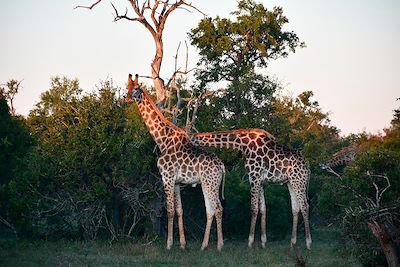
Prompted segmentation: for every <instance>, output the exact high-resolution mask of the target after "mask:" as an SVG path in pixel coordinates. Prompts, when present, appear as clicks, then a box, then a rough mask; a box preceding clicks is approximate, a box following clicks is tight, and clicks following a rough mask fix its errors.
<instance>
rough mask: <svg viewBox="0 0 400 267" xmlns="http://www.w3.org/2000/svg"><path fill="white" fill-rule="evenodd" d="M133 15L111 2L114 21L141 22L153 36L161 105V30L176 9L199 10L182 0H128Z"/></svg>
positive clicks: (154, 68) (163, 89) (154, 71)
mask: <svg viewBox="0 0 400 267" xmlns="http://www.w3.org/2000/svg"><path fill="white" fill-rule="evenodd" d="M101 1H102V0H98V1H96V2H94V3H93V4H92V5H90V6H76V7H75V8H86V9H92V8H94V7H95V6H96V5H97V4H99V3H100V2H101ZM128 1H129V3H130V5H131V7H132V9H133V12H134V15H133V16H132V15H130V14H128V8H126V9H125V12H124V13H120V12H119V11H118V9H117V8H116V7H115V5H114V4H111V5H112V7H113V9H114V12H115V14H114V21H119V20H128V21H133V22H139V23H141V24H142V25H143V26H144V27H145V28H146V29H147V30H148V31H149V32H150V34H151V36H152V37H153V40H154V43H155V46H156V53H155V56H154V59H153V62H152V63H151V77H152V79H153V82H154V87H155V89H156V96H157V104H158V105H159V106H163V105H164V102H165V98H166V86H165V84H164V80H163V79H162V78H161V77H160V70H161V64H162V60H163V56H164V44H163V32H164V28H165V25H166V22H167V19H168V17H169V15H170V14H171V13H172V12H174V11H175V10H177V9H184V10H187V11H189V12H190V11H191V10H195V11H197V12H200V13H201V14H203V15H205V14H204V13H203V12H201V11H200V10H199V9H198V8H196V7H195V6H194V5H192V4H191V3H187V2H186V1H184V0H176V1H175V2H174V3H170V1H169V0H164V1H162V0H154V1H150V0H146V1H143V3H142V4H141V5H140V4H139V1H138V0H128Z"/></svg>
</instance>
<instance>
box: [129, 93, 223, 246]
mask: <svg viewBox="0 0 400 267" xmlns="http://www.w3.org/2000/svg"><path fill="white" fill-rule="evenodd" d="M129 97H131V98H132V99H133V100H134V102H136V104H137V106H138V108H139V112H140V114H141V116H142V117H143V120H144V122H145V124H146V126H147V128H148V130H149V132H150V134H151V136H152V137H153V139H154V141H155V142H156V144H157V146H158V147H159V148H160V150H161V156H160V157H159V159H158V161H157V167H158V169H159V172H160V174H161V176H162V182H163V186H164V192H165V195H166V206H167V216H168V237H167V249H168V250H169V249H170V248H171V246H172V245H173V223H174V215H175V211H176V214H177V217H178V227H179V237H180V247H181V249H184V248H185V246H186V240H185V233H184V227H183V209H182V204H181V196H180V187H179V184H191V185H192V186H195V185H197V184H201V188H202V191H203V195H204V202H205V207H206V213H207V224H206V229H205V232H204V238H203V243H202V246H201V249H202V250H204V249H205V248H206V247H207V246H208V241H209V237H210V230H211V224H212V222H213V219H214V217H215V220H216V224H217V239H218V241H217V248H218V250H219V251H220V250H221V248H222V246H223V236H222V211H223V209H222V205H221V202H220V199H219V186H220V184H221V181H222V179H224V177H225V167H224V164H223V163H222V161H221V160H220V159H219V158H218V157H217V156H216V155H215V154H212V153H210V152H207V151H205V150H203V149H201V148H198V147H196V146H194V145H193V144H192V143H191V142H190V140H189V136H188V135H187V133H186V132H185V131H184V130H182V129H180V128H178V127H177V126H175V125H174V124H172V123H171V122H170V121H168V120H167V119H166V118H165V117H164V116H163V115H162V113H161V112H160V111H159V109H158V108H157V107H156V105H155V104H154V102H153V101H152V99H151V98H150V97H149V95H148V94H147V93H146V92H145V91H144V90H143V89H141V88H140V87H138V88H136V89H134V90H133V91H132V95H131V96H129Z"/></svg>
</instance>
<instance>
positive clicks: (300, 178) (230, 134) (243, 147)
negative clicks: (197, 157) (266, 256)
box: [191, 129, 312, 249]
mask: <svg viewBox="0 0 400 267" xmlns="http://www.w3.org/2000/svg"><path fill="white" fill-rule="evenodd" d="M191 141H192V142H193V143H194V144H196V145H200V146H210V147H216V148H226V149H234V150H239V151H241V152H242V153H243V154H244V156H245V158H246V159H245V167H246V171H247V173H248V175H249V182H250V191H251V210H252V218H251V224H250V233H249V239H248V246H249V248H251V247H252V245H253V243H254V232H255V225H256V221H257V215H258V212H260V214H261V245H262V247H265V244H266V242H267V235H266V204H265V198H264V189H263V184H264V182H271V183H280V184H284V183H286V184H287V187H288V189H289V193H290V199H291V204H292V213H293V225H292V227H293V228H292V237H291V246H294V245H295V244H296V239H297V223H298V214H299V212H300V211H301V213H302V215H303V219H304V227H305V236H306V245H307V248H308V249H310V248H311V242H312V240H311V233H310V226H309V217H308V213H309V212H308V210H309V205H308V202H307V188H308V183H309V179H310V170H309V167H308V164H307V163H306V161H305V159H304V157H303V156H302V155H301V154H300V153H299V152H297V151H294V150H290V149H287V148H284V147H283V146H281V145H279V144H278V143H277V142H276V140H275V138H274V136H272V135H271V134H270V133H268V132H267V131H264V130H261V129H239V130H230V131H217V132H206V133H194V134H191Z"/></svg>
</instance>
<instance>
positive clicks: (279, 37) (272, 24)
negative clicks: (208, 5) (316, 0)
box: [189, 0, 304, 83]
mask: <svg viewBox="0 0 400 267" xmlns="http://www.w3.org/2000/svg"><path fill="white" fill-rule="evenodd" d="M232 14H233V15H234V16H235V18H236V20H231V19H228V18H220V17H216V18H205V19H203V20H202V21H201V22H200V23H199V25H198V26H197V27H196V28H194V29H192V31H191V33H190V34H189V36H190V38H191V41H192V45H194V46H196V47H197V48H198V49H199V53H200V62H199V64H200V65H203V66H204V69H203V70H202V71H200V72H199V73H198V75H199V77H200V80H202V81H205V82H206V83H207V82H210V81H220V80H225V81H234V80H237V79H239V77H241V76H242V75H243V74H244V73H248V72H249V71H252V70H253V69H254V67H255V66H260V67H266V66H267V64H268V61H269V60H270V59H277V58H279V57H286V56H287V55H288V54H289V52H294V51H295V49H296V48H297V47H301V46H304V44H303V43H301V42H300V40H299V38H298V37H297V35H296V34H295V33H294V32H288V31H284V30H283V27H284V26H285V24H286V23H288V19H287V18H286V17H285V16H284V15H283V10H282V8H279V7H275V8H273V9H272V10H271V11H269V10H267V9H266V8H265V7H264V6H263V5H262V4H260V3H256V2H255V1H252V0H242V1H239V2H238V9H237V10H236V11H235V12H233V13H232Z"/></svg>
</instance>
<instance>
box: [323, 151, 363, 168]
mask: <svg viewBox="0 0 400 267" xmlns="http://www.w3.org/2000/svg"><path fill="white" fill-rule="evenodd" d="M360 150H361V148H360V146H358V145H352V146H349V147H345V148H343V149H341V150H339V151H338V152H336V153H335V154H333V155H332V157H331V158H330V159H329V160H328V161H327V162H325V163H323V164H320V167H321V169H323V170H328V171H331V170H333V169H334V168H337V167H344V166H347V165H348V164H350V163H351V162H353V161H355V159H356V157H357V156H358V154H360V152H361V151H360Z"/></svg>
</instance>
